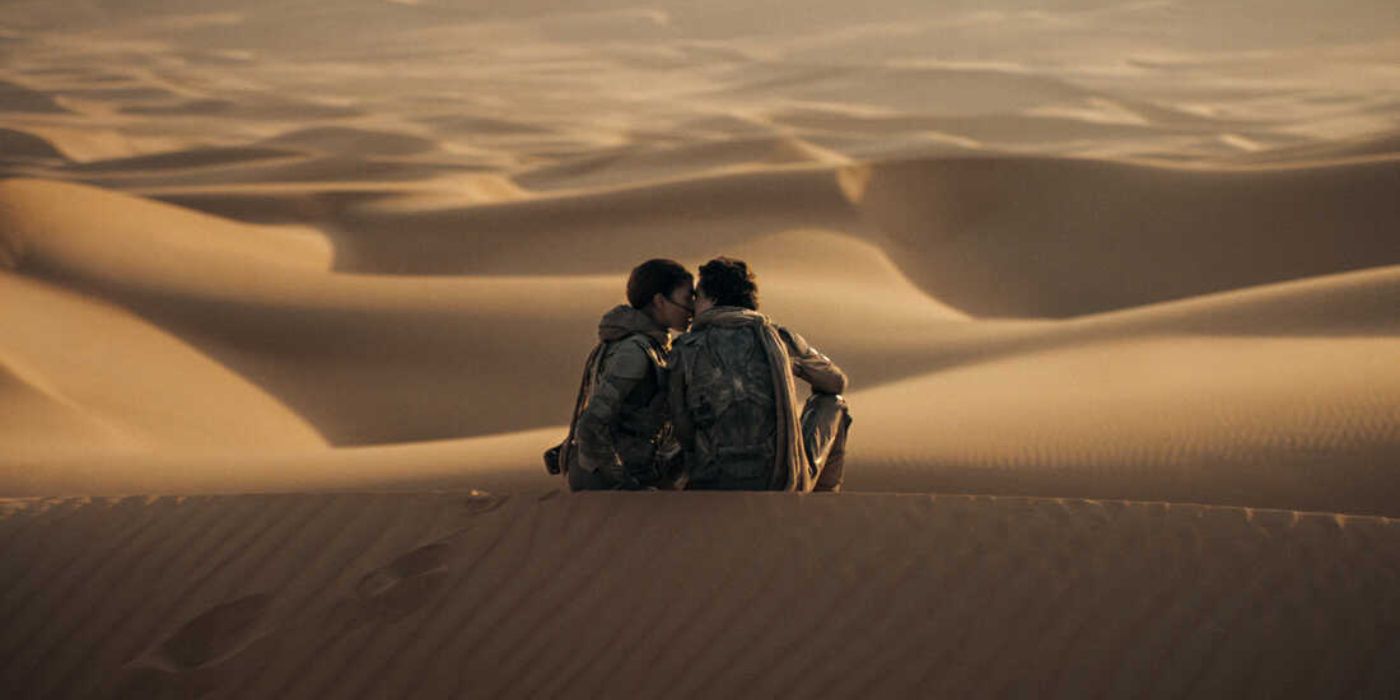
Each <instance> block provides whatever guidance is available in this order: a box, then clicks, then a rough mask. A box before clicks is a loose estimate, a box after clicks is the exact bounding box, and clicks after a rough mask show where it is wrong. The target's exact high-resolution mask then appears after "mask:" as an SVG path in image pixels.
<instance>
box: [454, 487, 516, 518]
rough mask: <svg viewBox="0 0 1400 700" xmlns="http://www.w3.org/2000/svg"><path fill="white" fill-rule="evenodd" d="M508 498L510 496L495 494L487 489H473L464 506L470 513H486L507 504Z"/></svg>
mask: <svg viewBox="0 0 1400 700" xmlns="http://www.w3.org/2000/svg"><path fill="white" fill-rule="evenodd" d="M507 498H509V496H495V495H492V494H490V493H487V492H486V491H477V490H475V489H473V490H472V491H471V493H468V494H467V498H466V500H465V501H464V502H463V504H462V507H463V509H465V510H466V511H467V514H468V515H484V514H486V513H490V512H491V511H493V510H496V509H497V508H500V507H501V506H503V505H505V504H506V499H507Z"/></svg>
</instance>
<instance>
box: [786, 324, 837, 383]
mask: <svg viewBox="0 0 1400 700" xmlns="http://www.w3.org/2000/svg"><path fill="white" fill-rule="evenodd" d="M778 333H779V335H781V336H782V337H783V341H785V342H786V343H787V346H788V354H789V355H791V356H792V374H793V376H795V377H797V378H798V379H801V380H803V381H805V382H807V383H809V384H811V385H812V391H815V392H818V393H821V394H840V393H842V392H844V391H845V390H846V384H847V380H846V373H845V372H842V371H841V368H840V367H837V366H836V363H835V362H832V361H831V358H829V357H827V356H826V355H823V354H821V353H820V352H817V349H816V348H814V347H812V346H811V345H809V344H808V343H807V340H806V339H805V338H803V337H802V336H800V335H798V334H796V333H794V332H792V331H790V330H788V329H786V328H783V327H782V326H779V327H778Z"/></svg>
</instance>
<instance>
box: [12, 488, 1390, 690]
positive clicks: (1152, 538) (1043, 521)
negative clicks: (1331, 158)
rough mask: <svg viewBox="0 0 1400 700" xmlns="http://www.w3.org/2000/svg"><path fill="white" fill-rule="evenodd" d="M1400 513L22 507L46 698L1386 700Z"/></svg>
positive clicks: (17, 591)
mask: <svg viewBox="0 0 1400 700" xmlns="http://www.w3.org/2000/svg"><path fill="white" fill-rule="evenodd" d="M1396 527H1397V524H1396V522H1395V521H1394V520H1388V519H1381V518H1367V517H1337V516H1332V515H1324V514H1316V513H1297V512H1290V511H1267V510H1253V511H1251V510H1241V509H1235V508H1212V507H1199V506H1189V505H1171V504H1165V503H1131V502H1121V501H1079V500H1045V499H1007V498H1000V499H988V498H985V497H983V498H970V497H950V496H939V497H930V496H857V495H849V496H838V497H822V496H816V497H810V496H809V497H802V498H793V497H784V496H777V495H763V494H753V495H748V496H743V495H738V496H722V495H721V496H716V495H696V494H660V495H635V494H634V495H626V494H613V495H607V494H594V495H586V496H576V497H563V496H557V495H553V494H549V495H545V496H542V497H536V496H533V495H528V494H520V495H516V496H512V497H496V496H488V495H471V496H468V495H465V494H461V495H445V494H440V495H422V494H420V495H387V494H380V495H356V494H345V495H319V496H317V495H279V496H259V497H250V496H245V497H191V498H164V499H142V498H131V499H124V500H104V499H97V500H88V499H80V500H65V501H56V500H49V501H11V502H10V503H8V504H6V515H5V516H4V517H3V520H0V542H4V547H5V549H6V551H7V552H8V553H9V554H8V555H7V556H6V557H5V558H4V559H3V561H0V591H3V596H0V617H3V619H5V620H6V621H7V623H6V625H5V626H4V629H3V631H0V683H3V685H4V687H6V688H10V689H12V690H13V691H15V692H19V693H20V694H22V695H29V694H43V695H45V696H51V697H104V696H118V697H145V698H153V697H188V696H190V695H193V694H200V695H202V696H204V697H270V696H277V697H331V696H334V697H410V696H412V697H461V696H476V695H483V696H498V695H501V694H505V695H509V696H512V697H515V696H532V695H559V694H565V695H569V696H595V695H602V696H616V695H627V696H656V695H666V696H668V697H715V696H743V697H760V696H774V695H782V696H790V697H870V696H881V697H908V696H911V695H929V694H947V695H958V696H965V695H968V694H975V695H979V696H981V695H1001V694H1013V695H1018V694H1027V693H1029V694H1036V695H1050V696H1063V697H1069V696H1080V697H1082V696H1085V695H1091V694H1093V695H1099V694H1105V695H1112V696H1125V695H1138V694H1144V695H1149V696H1152V697H1201V696H1206V695H1209V696H1223V695H1232V696H1240V695H1248V696H1261V695H1268V696H1279V695H1286V696H1297V697H1316V696H1319V695H1321V696H1358V697H1380V696H1382V695H1384V694H1385V693H1386V692H1387V691H1388V689H1393V688H1394V687H1395V685H1396V684H1397V683H1400V677H1397V676H1396V672H1397V668H1396V666H1395V665H1394V664H1393V663H1390V662H1389V660H1390V659H1393V658H1394V654H1395V652H1396V647H1395V646H1394V645H1395V643H1396V638H1395V636H1394V630H1395V628H1396V626H1397V625H1400V597H1397V593H1396V591H1397V586H1398V585H1400V581H1397V570H1396V568H1395V561H1396V560H1397V557H1400V533H1397V531H1396Z"/></svg>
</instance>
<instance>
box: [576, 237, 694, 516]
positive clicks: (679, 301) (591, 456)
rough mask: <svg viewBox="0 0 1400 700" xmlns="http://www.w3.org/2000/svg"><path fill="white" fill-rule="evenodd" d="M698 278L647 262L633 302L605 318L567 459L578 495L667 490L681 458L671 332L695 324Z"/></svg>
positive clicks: (671, 265) (639, 271) (631, 281)
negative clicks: (673, 404)
mask: <svg viewBox="0 0 1400 700" xmlns="http://www.w3.org/2000/svg"><path fill="white" fill-rule="evenodd" d="M693 298H694V277H693V276H692V275H691V274H690V272H689V271H687V270H686V269H685V267H684V266H683V265H681V264H680V263H678V262H676V261H674V260H665V259H655V260H648V261H646V262H644V263H642V264H641V265H638V266H637V267H636V268H634V269H633V270H632V274H631V276H630V277H629V278H628V280H627V302H628V303H627V304H626V305H622V306H618V307H615V308H613V309H612V310H610V311H608V312H607V313H606V314H603V318H602V320H601V321H600V322H599V323H598V341H599V344H598V346H597V347H595V348H594V350H593V354H592V355H591V356H590V357H589V362H588V366H587V369H586V370H585V372H584V379H583V386H582V387H580V399H581V402H580V405H579V406H578V407H576V419H575V424H574V430H573V432H571V433H570V439H567V440H565V443H564V445H563V446H562V451H561V461H562V462H563V464H564V468H565V470H566V471H567V474H568V479H569V488H570V489H572V490H574V491H585V490H611V489H625V490H637V489H646V488H666V487H668V485H669V483H670V480H671V479H672V478H673V477H674V476H675V475H674V474H671V473H670V472H671V469H670V467H669V466H668V462H669V461H670V460H672V459H673V458H675V457H676V456H677V455H678V452H679V449H678V448H677V447H675V443H674V439H673V438H672V437H671V425H670V420H669V419H668V417H667V416H668V406H667V401H666V387H667V385H668V380H667V374H666V372H667V369H666V357H667V353H669V351H670V349H671V337H670V331H671V330H677V331H684V330H685V329H686V328H687V327H689V326H690V317H691V314H692V309H693Z"/></svg>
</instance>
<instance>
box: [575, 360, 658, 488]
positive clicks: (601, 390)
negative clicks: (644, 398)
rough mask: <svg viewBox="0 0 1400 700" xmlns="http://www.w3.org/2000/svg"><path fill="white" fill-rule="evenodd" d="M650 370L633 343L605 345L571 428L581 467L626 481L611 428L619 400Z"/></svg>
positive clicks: (615, 422)
mask: <svg viewBox="0 0 1400 700" xmlns="http://www.w3.org/2000/svg"><path fill="white" fill-rule="evenodd" d="M651 371H652V369H651V361H650V360H649V359H648V358H647V355H646V352H645V351H643V350H642V349H641V348H640V347H638V346H637V345H636V344H634V343H630V342H620V343H614V344H613V346H612V347H611V348H609V349H608V353H607V354H606V355H604V357H603V363H602V368H601V370H600V371H599V372H598V380H597V381H596V382H594V384H593V388H592V391H591V392H590V393H589V395H588V403H587V404H586V405H585V407H584V409H583V413H581V414H580V415H579V418H578V427H577V429H576V430H575V433H576V437H577V440H578V458H579V463H580V464H581V465H582V466H583V467H584V468H585V469H588V470H589V471H599V472H602V473H603V474H604V475H606V476H608V477H609V478H611V479H612V480H613V481H616V482H617V483H619V484H624V483H627V481H628V475H627V470H626V468H625V467H624V465H623V464H622V460H621V459H620V458H619V457H618V455H617V449H616V447H615V445H614V444H613V428H614V426H616V425H617V421H618V417H619V416H620V415H621V413H622V400H623V399H625V398H626V397H627V395H628V394H630V393H631V392H632V389H634V388H635V387H636V386H637V384H638V383H640V382H641V380H642V379H643V378H645V377H646V376H647V373H649V372H651Z"/></svg>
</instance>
